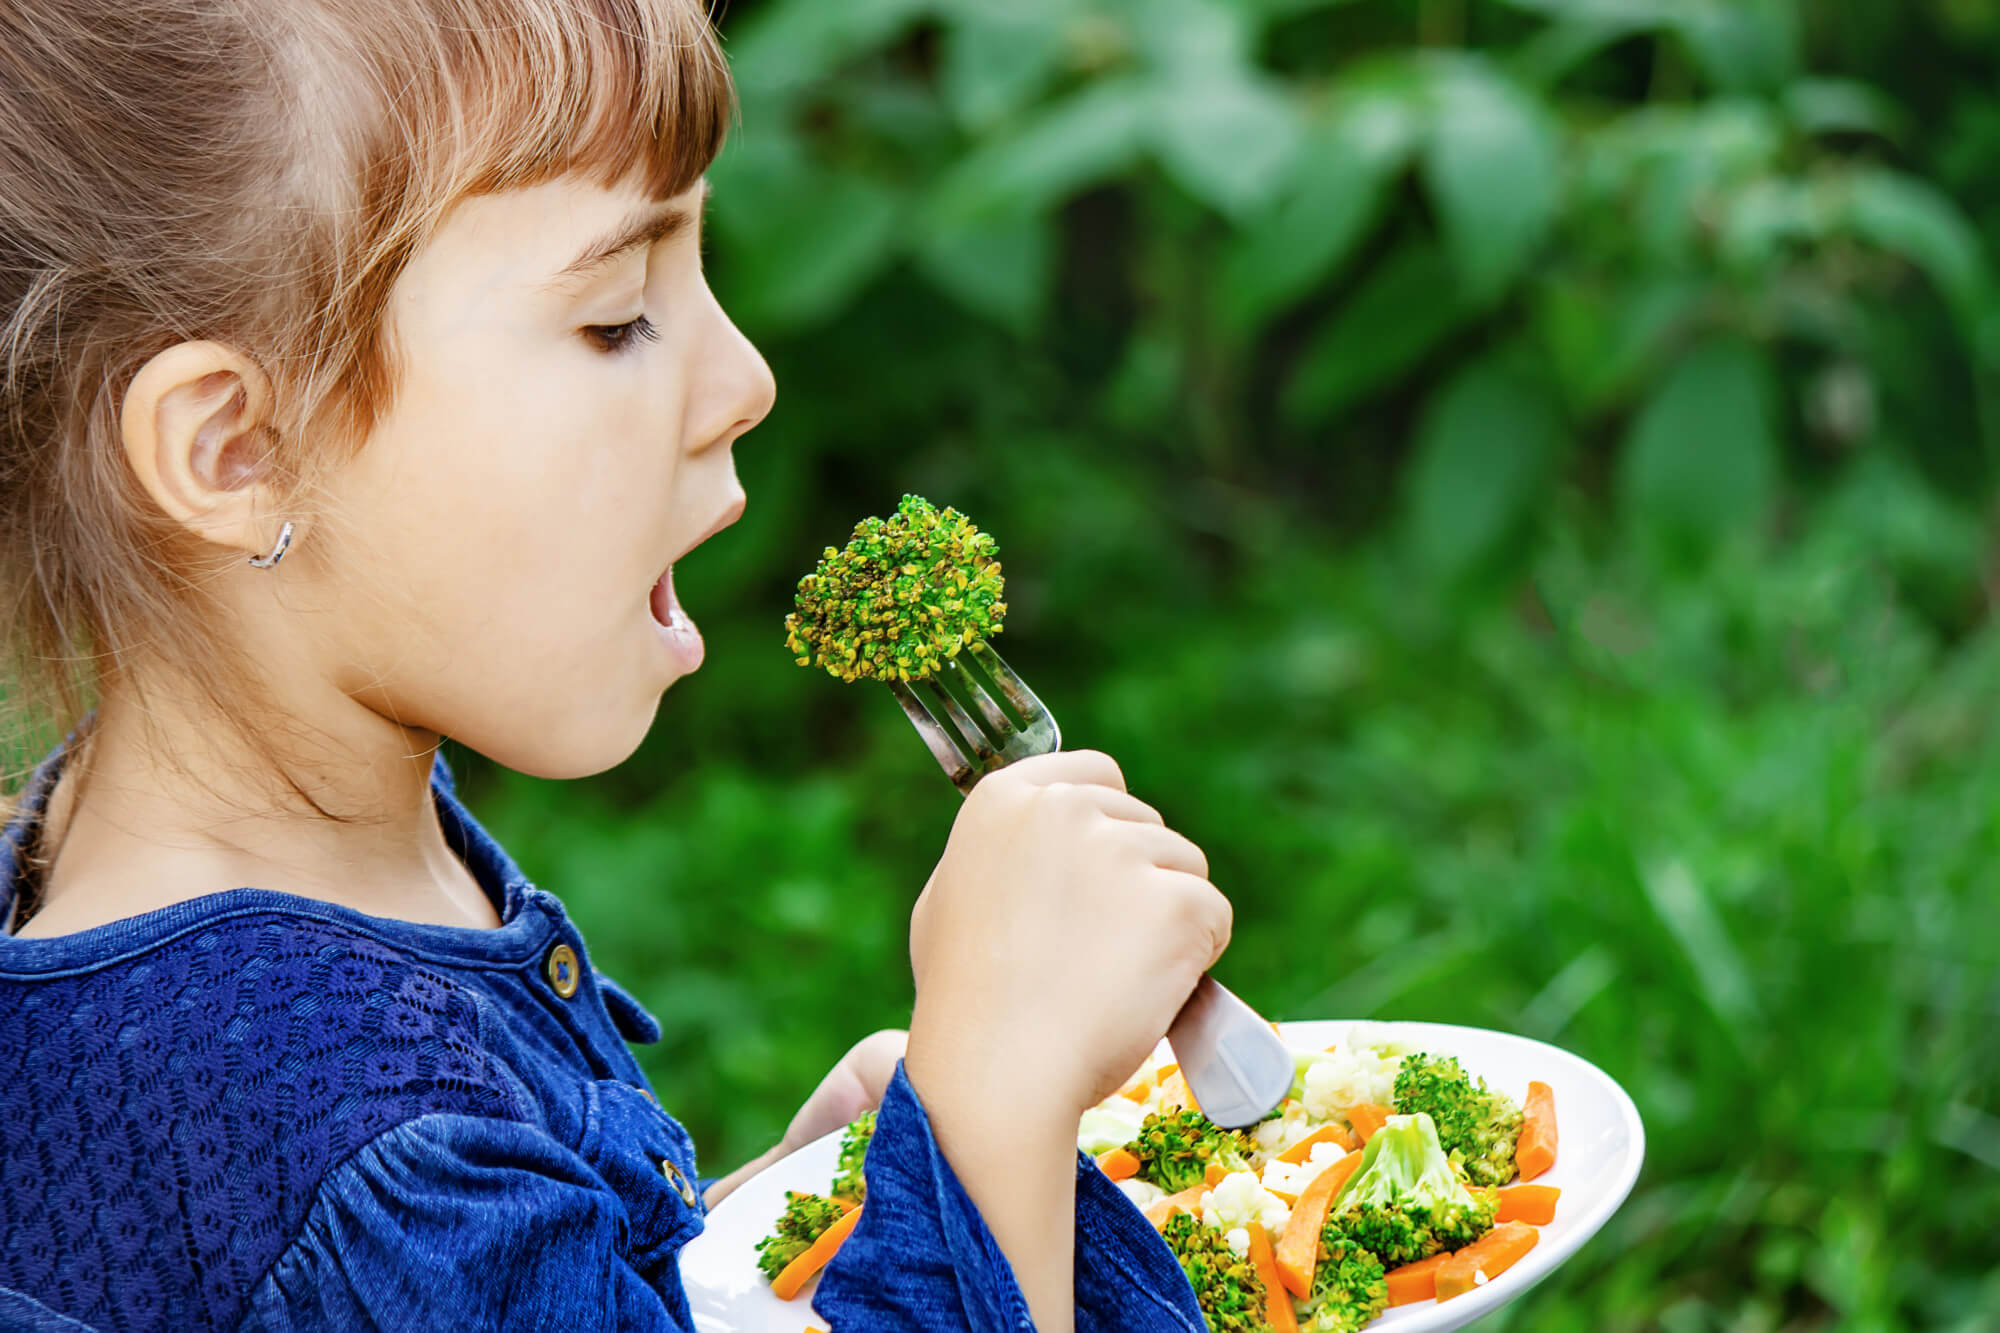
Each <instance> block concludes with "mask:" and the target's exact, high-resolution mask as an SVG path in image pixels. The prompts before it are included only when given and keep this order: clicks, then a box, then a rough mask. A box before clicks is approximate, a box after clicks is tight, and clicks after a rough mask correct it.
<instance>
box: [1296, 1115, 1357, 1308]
mask: <svg viewBox="0 0 2000 1333" xmlns="http://www.w3.org/2000/svg"><path fill="white" fill-rule="evenodd" d="M1360 1165H1361V1154H1360V1153H1358V1152H1351V1153H1349V1154H1347V1156H1345V1157H1343V1158H1341V1159H1340V1160H1339V1161H1337V1162H1335V1163H1334V1164H1333V1165H1332V1166H1329V1167H1328V1168H1327V1169H1326V1170H1324V1171H1322V1172H1320V1173H1319V1174H1318V1175H1316V1176H1314V1177H1313V1179H1312V1184H1310V1185H1308V1186H1306V1187H1305V1188H1304V1189H1302V1190H1300V1191H1299V1201H1298V1202H1297V1203H1295V1204H1293V1205H1292V1217H1291V1220H1290V1221H1289V1222H1287V1223H1285V1234H1284V1235H1283V1236H1281V1237H1279V1238H1278V1255H1277V1257H1278V1277H1279V1279H1280V1280H1281V1281H1283V1282H1284V1284H1285V1289H1286V1290H1287V1291H1289V1292H1291V1293H1292V1295H1294V1296H1296V1297H1298V1298H1299V1299H1300V1300H1304V1299H1305V1298H1306V1297H1307V1296H1308V1295H1310V1294H1311V1292H1312V1284H1313V1269H1314V1268H1316V1267H1317V1266H1318V1265H1319V1233H1320V1228H1321V1227H1323V1226H1325V1225H1326V1214H1327V1210H1328V1209H1329V1208H1331V1207H1332V1206H1333V1196H1334V1195H1336V1194H1338V1193H1340V1187H1341V1186H1342V1185H1345V1184H1346V1183H1347V1180H1348V1177H1350V1176H1352V1175H1353V1174H1354V1172H1355V1170H1356V1168H1358V1167H1359V1166H1360Z"/></svg>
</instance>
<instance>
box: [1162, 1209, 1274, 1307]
mask: <svg viewBox="0 0 2000 1333" xmlns="http://www.w3.org/2000/svg"><path fill="white" fill-rule="evenodd" d="M1160 1234H1161V1235H1162V1236H1164V1237H1165V1238H1166V1242H1167V1248H1168V1249H1170V1250H1172V1251H1173V1252H1174V1258H1176V1259H1178V1260H1180V1261H1181V1271H1182V1272H1183V1273H1186V1274H1187V1279H1188V1285H1189V1286H1191V1287H1193V1288H1194V1298H1195V1302H1196V1303H1197V1304H1199V1305H1200V1306H1201V1313H1202V1317H1203V1318H1204V1319H1205V1320H1206V1321H1207V1323H1208V1328H1209V1333H1271V1325H1270V1323H1269V1322H1268V1321H1266V1320H1265V1318H1264V1283H1263V1282H1262V1281H1261V1280H1260V1279H1259V1278H1258V1276H1257V1268H1256V1266H1255V1265H1254V1264H1252V1263H1251V1262H1250V1261H1249V1260H1248V1259H1239V1258H1237V1257H1236V1251H1234V1250H1232V1249H1230V1248H1229V1242H1228V1241H1227V1240H1225V1239H1223V1236H1222V1233H1221V1232H1220V1231H1217V1230H1216V1229H1215V1228H1214V1227H1211V1226H1204V1225H1203V1224H1202V1223H1201V1222H1200V1221H1199V1220H1197V1219H1196V1218H1195V1216H1194V1214H1192V1213H1175V1214H1174V1215H1173V1216H1172V1217H1170V1218H1168V1219H1167V1225H1166V1226H1165V1227H1164V1228H1163V1229H1162V1230H1161V1233H1160Z"/></svg>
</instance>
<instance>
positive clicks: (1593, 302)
mask: <svg viewBox="0 0 2000 1333" xmlns="http://www.w3.org/2000/svg"><path fill="white" fill-rule="evenodd" d="M1706 291H1707V289H1706V287H1705V285H1704V284H1703V283H1702V282H1700V281H1699V280H1697V279H1693V278H1682V277H1674V276H1660V277H1649V278H1642V279H1638V280H1635V281H1634V282H1632V283H1629V284H1624V285H1617V284H1612V285H1589V284H1585V283H1582V282H1578V281H1564V282H1551V283H1548V284H1546V285H1544V287H1543V288H1542V290H1541V292H1540V294H1539V297H1538V299H1537V301H1536V303H1535V324H1536V332H1537V334H1538V336H1539V340H1540V342H1541V343H1542V345H1543V347H1544V348H1545V349H1546V351H1547V355H1548V358H1549V364H1550V365H1551V366H1552V367H1553V368H1554V370H1555V372H1556V375H1557V377H1558V379H1559V380H1560V381H1561V383H1562V387H1563V392H1564V393H1565V395H1567V397H1568V399H1569V401H1570V402H1571V403H1572V404H1573V405H1574V406H1575V409H1576V410H1577V411H1578V412H1583V413H1589V412H1594V411H1596V410H1598V409H1600V408H1602V407H1604V406H1605V405H1606V404H1607V403H1609V402H1611V401H1612V400H1613V399H1615V398H1617V397H1618V396H1620V395H1622V394H1623V393H1625V392H1626V390H1627V389H1628V388H1630V387H1631V386H1632V384H1633V383H1634V381H1635V380H1637V379H1638V377H1639V376H1640V375H1641V373H1643V372H1644V371H1645V369H1646V367H1647V365H1648V364H1649V362H1650V361H1651V360H1652V358H1654V357H1655V356H1657V355H1658V354H1659V352H1660V349H1661V348H1662V347H1663V346H1665V345H1666V344H1667V343H1668V341H1669V340H1670V339H1671V338H1672V336H1673V334H1674V331H1675V330H1676V329H1678V328H1681V327H1684V326H1685V325H1686V324H1688V323H1689V322H1690V321H1691V319H1692V318H1693V317H1694V316H1695V314H1696V313H1697V312H1698V311H1699V310H1700V308H1701V303H1702V300H1703V298H1704V296H1705V295H1706Z"/></svg>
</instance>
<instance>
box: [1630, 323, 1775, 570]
mask: <svg viewBox="0 0 2000 1333" xmlns="http://www.w3.org/2000/svg"><path fill="white" fill-rule="evenodd" d="M1776 401H1777V391H1776V388H1775V385H1774V383H1773V372H1772V368H1771V365H1770V362H1769V360H1768V359H1767V358H1766V356H1765V354H1764V353H1763V351H1762V350H1760V349H1759V348H1757V347H1756V346H1754V345H1753V344H1751V343H1749V342H1745V341H1743V340H1741V339H1738V338H1733V337H1719V338H1715V339H1712V340H1711V341H1709V342H1706V343H1703V344H1702V345H1701V346H1699V347H1697V348H1695V349H1694V350H1693V351H1692V352H1690V353H1689V354H1688V355H1687V356H1686V357H1685V358H1684V359H1683V360H1682V361H1681V363H1680V364H1679V365H1678V366H1676V367H1675V368H1674V370H1673V371H1672V373H1671V374H1669V376H1668V377H1667V380H1666V382H1665V383H1664V384H1662V385H1661V386H1660V389H1659V391H1658V392H1657V393H1656V394H1655V395H1654V397H1653V399H1652V401H1650V402H1649V403H1647V404H1646V406H1645V407H1644V408H1643V409H1641V411H1640V413H1639V415H1638V418H1637V419H1636V420H1635V421H1634V422H1633V425H1632V431H1631V435H1630V436H1629V438H1628V439H1627V440H1626V442H1625V449H1624V453H1623V455H1622V457H1621V458H1620V459H1619V488H1620V492H1621V495H1622V498H1623V500H1624V503H1625V504H1626V505H1627V506H1628V507H1629V508H1630V509H1631V511H1632V512H1634V513H1636V514H1639V515H1643V516H1645V517H1647V518H1651V519H1654V520H1657V521H1659V522H1661V523H1663V524H1665V525H1666V526H1668V527H1671V528H1677V529H1680V530H1683V531H1689V532H1694V533H1697V534H1701V535H1704V536H1708V537H1711V538H1712V537H1716V536H1719V535H1720V534H1721V533H1722V532H1724V531H1725V530H1727V529H1729V528H1731V527H1734V526H1737V525H1739V524H1743V523H1747V522H1750V521H1752V520H1754V519H1755V518H1756V517H1757V516H1758V515H1759V514H1761V513H1762V512H1763V511H1764V508H1765V506H1766V505H1768V504H1769V503H1770V500H1771V494H1772V491H1773V488H1774V486H1775V483H1776V481H1777V474H1778V441H1777V437H1776V434H1775V428H1774V424H1773V422H1774V415H1775V410H1776Z"/></svg>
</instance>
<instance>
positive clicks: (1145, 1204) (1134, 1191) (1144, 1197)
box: [1118, 1176, 1167, 1213]
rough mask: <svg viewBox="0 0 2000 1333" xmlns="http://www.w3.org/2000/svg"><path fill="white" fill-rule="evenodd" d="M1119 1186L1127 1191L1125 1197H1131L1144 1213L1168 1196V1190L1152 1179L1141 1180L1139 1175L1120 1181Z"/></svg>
mask: <svg viewBox="0 0 2000 1333" xmlns="http://www.w3.org/2000/svg"><path fill="white" fill-rule="evenodd" d="M1118 1188H1119V1189H1121V1190H1123V1191H1124V1192H1125V1197H1126V1198H1128V1199H1130V1200H1131V1201H1132V1202H1133V1204H1134V1205H1135V1206H1136V1207H1137V1208H1138V1209H1139V1211H1140V1212H1142V1213H1143V1212H1145V1211H1146V1210H1147V1209H1148V1208H1151V1207H1152V1206H1153V1205H1154V1204H1156V1203H1158V1202H1159V1201H1160V1200H1162V1199H1164V1198H1166V1197H1167V1192H1166V1191H1165V1190H1163V1189H1161V1188H1160V1187H1159V1186H1158V1185H1155V1184H1154V1183H1153V1182H1151V1181H1150V1180H1141V1179H1139V1178H1138V1177H1137V1176H1132V1177H1130V1178H1128V1179H1125V1180H1121V1181H1119V1182H1118Z"/></svg>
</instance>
